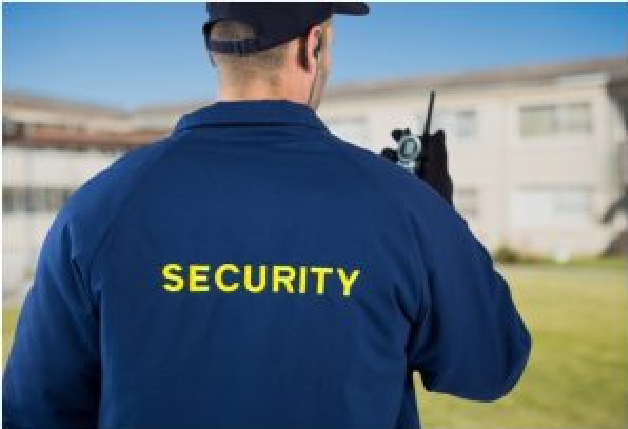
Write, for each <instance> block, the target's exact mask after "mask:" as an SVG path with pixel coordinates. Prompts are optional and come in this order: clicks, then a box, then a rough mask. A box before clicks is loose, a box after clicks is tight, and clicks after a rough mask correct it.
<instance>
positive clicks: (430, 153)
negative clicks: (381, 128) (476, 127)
mask: <svg viewBox="0 0 628 429" xmlns="http://www.w3.org/2000/svg"><path fill="white" fill-rule="evenodd" d="M399 131H400V130H394V131H393V136H396V135H398V134H399ZM393 138H394V137H393ZM421 146H422V148H421V155H420V156H419V159H417V164H416V167H415V169H414V174H416V175H417V176H418V177H419V178H421V179H423V180H424V181H426V182H427V183H428V184H429V185H430V186H431V187H432V188H434V190H436V192H438V193H439V194H440V196H442V197H443V198H444V199H445V200H447V202H449V204H451V205H453V192H454V185H453V182H452V180H451V176H450V175H449V167H448V161H447V147H446V146H445V132H444V131H443V130H438V131H436V133H434V134H431V135H429V136H427V138H425V137H421ZM381 155H382V156H384V157H385V158H388V159H389V160H391V161H392V162H397V159H398V158H397V151H396V150H395V149H393V148H389V147H385V148H384V149H383V150H382V152H381Z"/></svg>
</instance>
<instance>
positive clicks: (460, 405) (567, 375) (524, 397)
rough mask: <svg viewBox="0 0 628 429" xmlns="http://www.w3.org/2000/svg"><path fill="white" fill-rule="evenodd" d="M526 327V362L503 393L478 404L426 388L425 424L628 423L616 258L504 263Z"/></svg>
mask: <svg viewBox="0 0 628 429" xmlns="http://www.w3.org/2000/svg"><path fill="white" fill-rule="evenodd" d="M500 271H501V272H502V273H503V274H504V275H505V276H506V278H507V279H508V280H509V282H510V284H511V287H512V291H513V296H514V299H515V302H516V303H517V307H518V308H519V309H520V312H521V314H522V317H523V319H524V320H525V321H526V324H527V325H528V327H529V329H530V330H531V332H532V337H533V345H532V355H531V357H530V361H529V363H528V367H527V369H526V371H525V373H524V374H523V376H522V379H521V380H520V383H519V384H518V385H517V386H516V387H515V390H514V391H513V392H511V394H510V395H508V396H506V397H505V398H503V399H501V400H498V401H496V402H494V403H489V404H482V403H476V402H472V401H464V400H460V399H456V398H454V397H451V396H449V395H440V394H433V393H429V392H426V391H425V390H424V389H423V388H422V387H419V386H421V382H420V379H419V378H418V377H416V385H417V397H418V400H419V409H420V414H421V419H422V422H423V424H424V425H425V426H426V427H457V428H461V427H467V428H471V427H473V428H498V427H499V428H505V427H526V428H533V427H534V428H575V427H579V428H596V429H597V428H600V429H601V428H625V427H628V413H627V407H628V405H627V404H628V402H627V401H628V390H627V387H626V386H627V376H628V371H627V359H626V354H627V344H626V322H627V320H626V314H627V300H626V287H627V286H626V282H627V278H628V274H627V267H626V264H625V261H624V262H623V263H622V264H617V263H612V264H608V263H603V264H599V265H596V264H582V265H580V264H578V265H569V266H565V267H559V266H543V267H532V266H527V267H504V268H502V269H501V270H500Z"/></svg>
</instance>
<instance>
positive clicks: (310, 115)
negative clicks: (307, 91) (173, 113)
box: [174, 100, 329, 133]
mask: <svg viewBox="0 0 628 429" xmlns="http://www.w3.org/2000/svg"><path fill="white" fill-rule="evenodd" d="M294 124H297V125H305V126H307V127H313V128H317V129H319V130H322V131H325V132H327V133H329V130H328V129H327V127H326V126H325V124H324V123H323V121H322V120H321V119H320V118H319V117H318V115H317V114H316V112H315V111H314V110H313V109H312V108H311V107H309V106H307V105H305V104H301V103H296V102H293V101H288V100H246V101H218V102H216V103H214V104H212V105H210V106H206V107H202V108H200V109H198V110H196V111H194V112H192V113H188V114H186V115H183V116H182V117H181V118H180V119H179V121H178V122H177V125H176V126H175V129H174V133H178V132H180V131H182V130H187V129H190V128H199V127H211V126H220V125H253V126H254V125H294Z"/></svg>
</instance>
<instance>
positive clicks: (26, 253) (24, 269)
mask: <svg viewBox="0 0 628 429" xmlns="http://www.w3.org/2000/svg"><path fill="white" fill-rule="evenodd" d="M121 154H122V152H101V151H98V150H94V149H91V150H85V151H75V150H60V149H55V148H29V147H28V142H26V145H24V146H11V145H9V146H4V147H3V150H2V188H3V189H2V191H3V192H2V194H3V195H2V197H3V213H2V273H3V274H2V282H3V289H4V292H5V293H7V292H8V293H11V291H21V290H23V289H24V287H25V286H27V285H26V284H25V282H27V281H28V280H29V279H30V278H31V277H32V272H33V270H34V268H35V263H36V258H37V255H38V253H39V249H40V247H41V243H42V242H43V239H44V237H45V235H46V232H47V231H48V229H49V228H50V225H51V224H52V221H53V220H54V217H55V215H56V213H57V211H58V209H59V207H60V206H61V204H63V202H64V200H65V199H66V198H67V196H68V195H69V194H71V193H72V192H73V191H74V190H76V189H77V188H78V187H80V186H81V185H82V184H83V183H84V182H86V181H87V180H88V179H89V178H91V177H93V176H94V175H95V174H97V173H98V172H99V171H101V170H102V169H104V168H106V167H107V166H108V165H110V164H111V163H112V162H113V161H114V160H115V159H116V158H117V157H118V156H120V155H121Z"/></svg>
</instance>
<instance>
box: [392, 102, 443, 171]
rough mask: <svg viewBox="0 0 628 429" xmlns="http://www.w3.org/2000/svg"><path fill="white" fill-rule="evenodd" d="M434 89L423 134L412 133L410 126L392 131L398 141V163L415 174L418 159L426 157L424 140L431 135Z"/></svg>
mask: <svg viewBox="0 0 628 429" xmlns="http://www.w3.org/2000/svg"><path fill="white" fill-rule="evenodd" d="M435 95H436V94H435V93H434V91H430V104H429V106H428V108H427V119H426V120H425V126H424V127H423V134H422V135H418V134H412V132H411V131H410V128H406V129H405V130H400V129H396V130H393V132H392V138H393V139H394V140H395V141H396V142H397V164H398V165H400V166H401V167H402V168H404V169H406V170H408V171H409V172H410V173H411V174H415V171H416V170H415V169H416V164H417V160H419V162H420V161H421V159H420V158H422V157H424V155H423V153H424V151H423V150H422V149H423V147H422V142H427V139H428V137H429V135H430V125H431V122H432V110H433V109H434V97H435Z"/></svg>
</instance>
